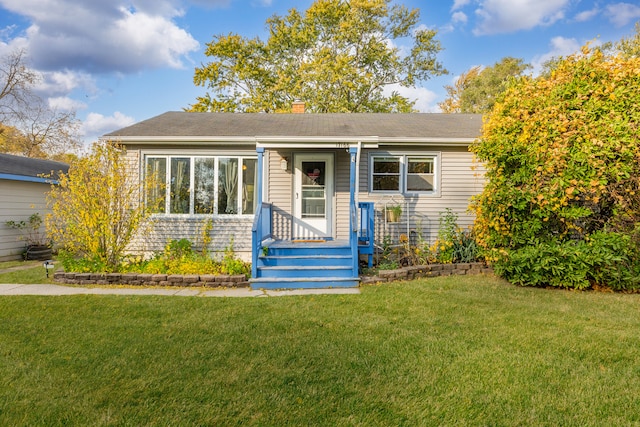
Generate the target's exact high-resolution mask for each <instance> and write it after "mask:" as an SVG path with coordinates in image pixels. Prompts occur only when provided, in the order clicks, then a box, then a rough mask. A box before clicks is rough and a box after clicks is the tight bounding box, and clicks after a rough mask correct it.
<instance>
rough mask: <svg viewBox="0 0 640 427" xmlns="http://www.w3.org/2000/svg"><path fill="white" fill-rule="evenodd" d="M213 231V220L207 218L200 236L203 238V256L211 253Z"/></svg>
mask: <svg viewBox="0 0 640 427" xmlns="http://www.w3.org/2000/svg"><path fill="white" fill-rule="evenodd" d="M212 231H213V220H212V219H211V218H207V220H206V221H205V222H204V224H203V226H202V229H201V230H200V238H201V239H202V249H201V250H200V252H201V253H202V255H203V256H207V255H209V245H210V244H211V240H212V239H211V232H212Z"/></svg>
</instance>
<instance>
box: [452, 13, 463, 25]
mask: <svg viewBox="0 0 640 427" xmlns="http://www.w3.org/2000/svg"><path fill="white" fill-rule="evenodd" d="M451 21H452V22H455V23H457V22H461V23H463V24H466V23H467V15H466V14H465V13H464V12H454V13H453V14H452V15H451Z"/></svg>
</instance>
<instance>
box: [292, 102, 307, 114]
mask: <svg viewBox="0 0 640 427" xmlns="http://www.w3.org/2000/svg"><path fill="white" fill-rule="evenodd" d="M291 112H292V113H293V114H304V101H293V104H291Z"/></svg>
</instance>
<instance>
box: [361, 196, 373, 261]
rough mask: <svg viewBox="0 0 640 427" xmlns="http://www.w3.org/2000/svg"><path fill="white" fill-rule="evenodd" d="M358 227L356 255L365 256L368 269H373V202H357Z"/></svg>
mask: <svg viewBox="0 0 640 427" xmlns="http://www.w3.org/2000/svg"><path fill="white" fill-rule="evenodd" d="M358 209H359V210H360V227H359V228H358V253H360V254H365V255H367V264H368V266H369V268H371V267H373V248H374V241H375V210H374V206H373V202H359V203H358Z"/></svg>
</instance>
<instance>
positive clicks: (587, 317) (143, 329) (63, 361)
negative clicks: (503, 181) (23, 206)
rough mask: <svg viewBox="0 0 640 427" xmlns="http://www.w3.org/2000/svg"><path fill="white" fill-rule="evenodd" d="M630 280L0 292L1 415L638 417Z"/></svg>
mask: <svg viewBox="0 0 640 427" xmlns="http://www.w3.org/2000/svg"><path fill="white" fill-rule="evenodd" d="M639 304H640V295H623V294H608V293H594V292H570V291H558V290H554V291H549V290H542V289H531V288H519V287H515V286H511V285H508V284H505V283H504V282H502V281H500V280H498V279H495V278H493V277H473V276H469V277H449V278H437V279H429V280H423V281H413V282H406V283H392V284H385V285H381V286H369V287H364V288H363V289H362V294H361V295H341V296H336V295H331V296H329V295H327V296H305V297H282V298H253V299H243V298H239V299H231V298H229V299H218V298H193V297H153V296H145V297H132V296H127V297H125V296H96V295H93V296H92V295H89V296H82V295H79V296H66V297H35V296H30V297H29V296H21V297H1V298H0V324H2V325H3V327H2V328H0V343H2V345H1V346H0V425H51V426H55V425H65V426H72V425H95V426H101V425H102V426H108V425H131V426H138V425H150V426H153V425H158V426H171V425H224V426H233V425H256V426H298V425H321V426H390V425H393V426H399V425H407V426H414V425H416V426H418V425H420V426H422V425H456V426H459V425H463V426H464V425H504V426H512V425H533V426H542V425H548V426H555V425H568V426H572V425H573V426H601V425H637V424H638V423H640V413H639V412H638V411H637V396H638V395H639V394H640V315H639V311H638V307H639Z"/></svg>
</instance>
